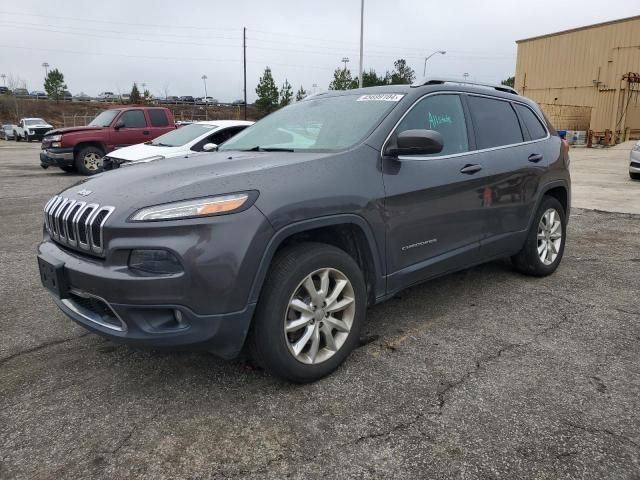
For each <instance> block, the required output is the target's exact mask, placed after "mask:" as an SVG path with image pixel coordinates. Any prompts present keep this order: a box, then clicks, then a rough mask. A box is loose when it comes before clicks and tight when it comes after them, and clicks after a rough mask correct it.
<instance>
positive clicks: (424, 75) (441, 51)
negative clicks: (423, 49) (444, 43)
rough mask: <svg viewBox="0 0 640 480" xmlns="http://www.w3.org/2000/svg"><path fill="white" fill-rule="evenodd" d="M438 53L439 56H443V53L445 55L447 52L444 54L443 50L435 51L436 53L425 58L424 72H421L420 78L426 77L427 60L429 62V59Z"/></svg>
mask: <svg viewBox="0 0 640 480" xmlns="http://www.w3.org/2000/svg"><path fill="white" fill-rule="evenodd" d="M438 53H439V54H440V55H444V54H445V53H447V52H445V51H444V50H436V51H435V52H433V53H432V54H431V55H429V56H427V57H425V58H424V70H423V72H422V76H423V77H426V76H427V60H429V59H430V58H431V57H433V56H434V55H437V54H438Z"/></svg>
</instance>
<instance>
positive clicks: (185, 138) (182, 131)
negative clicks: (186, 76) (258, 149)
mask: <svg viewBox="0 0 640 480" xmlns="http://www.w3.org/2000/svg"><path fill="white" fill-rule="evenodd" d="M253 123H254V122H249V121H244V120H212V121H207V122H195V123H191V124H189V125H185V126H184V127H180V128H178V129H177V130H171V131H170V132H168V133H165V134H164V135H160V136H159V137H157V138H155V139H154V140H151V141H149V142H145V143H140V144H138V145H132V146H130V147H124V148H120V149H118V150H114V151H113V152H111V153H110V154H109V155H108V156H106V157H104V158H103V161H102V168H103V170H113V169H114V168H119V167H120V165H122V164H133V163H146V162H151V161H154V160H160V159H163V158H175V157H182V156H185V155H189V154H191V153H194V152H209V151H213V150H215V149H216V148H217V147H218V145H220V144H222V143H224V142H226V141H227V140H229V139H230V138H231V137H233V136H234V135H236V134H237V133H239V132H241V131H242V130H244V129H245V128H247V127H248V126H249V125H253Z"/></svg>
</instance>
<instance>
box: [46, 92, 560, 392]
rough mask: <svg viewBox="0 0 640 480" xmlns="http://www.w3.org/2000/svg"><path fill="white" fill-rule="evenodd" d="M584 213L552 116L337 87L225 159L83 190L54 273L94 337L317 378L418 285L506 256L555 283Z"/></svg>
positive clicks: (236, 140) (274, 119)
mask: <svg viewBox="0 0 640 480" xmlns="http://www.w3.org/2000/svg"><path fill="white" fill-rule="evenodd" d="M185 128H186V127H185ZM290 132H296V133H297V136H296V135H293V134H292V133H290ZM87 195H89V196H88V197H87ZM570 203H571V180H570V174H569V154H568V150H567V147H566V145H564V144H563V143H562V141H561V139H560V137H559V136H558V133H557V131H556V130H555V129H554V128H553V126H552V125H551V124H550V123H549V122H548V121H547V120H546V119H545V117H544V114H543V112H542V110H541V109H540V107H539V106H538V105H536V104H535V103H534V102H532V101H531V100H528V99H527V98H525V97H523V96H520V95H518V93H517V92H516V91H515V90H513V89H511V88H509V87H506V86H504V85H496V86H488V85H472V84H469V83H468V82H465V83H464V84H461V83H456V82H454V81H447V80H443V79H428V80H426V81H422V82H419V83H416V84H413V85H411V86H410V85H388V86H383V87H373V88H364V89H356V90H346V91H332V92H327V93H323V94H319V95H316V96H314V97H311V98H307V99H304V100H302V101H300V102H296V103H295V104H293V105H289V106H287V107H284V108H281V109H279V110H277V111H276V112H274V113H272V114H270V115H268V116H267V117H265V118H263V119H262V120H260V121H259V122H257V123H256V124H255V125H253V126H251V127H249V128H247V129H245V130H244V131H242V132H240V133H239V134H238V135H236V136H235V137H233V138H232V139H231V140H229V141H228V142H226V143H225V144H223V145H222V146H221V147H220V149H219V151H217V152H211V153H202V154H197V155H190V156H188V157H187V158H184V159H181V160H180V161H172V162H171V161H158V162H156V163H153V164H141V165H136V166H134V167H129V168H123V169H120V170H115V171H113V172H110V173H109V174H107V175H98V176H97V177H95V178H92V179H89V180H88V181H86V182H84V183H83V184H82V185H75V186H73V187H71V188H68V189H67V190H65V191H63V192H61V193H60V194H58V195H56V196H54V197H52V198H51V199H50V200H49V202H48V203H47V204H46V205H45V208H44V214H45V215H44V226H45V228H44V229H43V241H42V243H41V244H40V245H39V247H38V254H39V255H38V264H39V266H40V271H41V278H42V283H43V285H44V286H45V287H46V288H47V289H48V290H49V292H50V293H51V295H52V297H53V299H54V301H55V303H56V304H57V305H58V307H59V308H60V309H61V310H62V311H63V312H64V313H65V314H66V315H67V316H69V317H70V318H71V319H73V320H74V321H75V322H77V323H79V324H80V325H82V326H83V327H85V328H86V329H88V330H90V331H92V332H95V333H97V334H100V335H102V336H105V337H107V338H111V339H113V340H114V341H117V342H122V343H130V344H138V345H144V346H148V347H154V346H164V347H168V346H180V347H188V346H191V347H193V348H202V349H205V350H207V351H209V352H212V353H216V354H218V355H220V356H223V357H225V358H231V357H234V356H236V355H238V354H239V353H240V352H241V351H242V350H243V346H244V344H245V340H246V344H247V347H248V348H247V349H248V351H249V352H250V353H251V354H252V355H253V357H254V359H255V361H256V362H257V363H259V364H260V365H262V366H263V367H264V368H265V369H266V370H267V371H268V372H271V373H272V374H274V375H277V376H280V377H283V378H285V379H287V380H289V381H293V382H311V381H315V380H318V379H319V378H321V377H323V376H324V375H327V374H329V373H330V372H332V371H333V370H335V369H336V368H337V367H338V366H339V365H340V364H341V363H342V362H343V361H344V360H345V359H346V358H347V356H348V355H349V353H350V352H351V351H352V350H353V349H354V348H356V347H357V346H358V345H359V341H360V330H361V328H362V326H363V323H364V322H365V317H366V311H367V307H368V306H369V305H373V304H376V303H379V302H382V301H384V300H387V299H390V298H393V297H394V296H395V295H396V293H398V292H399V291H401V290H403V289H405V288H408V287H411V286H413V285H416V284H418V283H420V282H424V281H428V280H432V279H434V278H436V277H439V276H442V275H445V274H448V273H451V272H455V271H458V270H461V269H465V268H468V267H471V266H474V265H478V264H481V263H483V262H487V261H491V260H494V259H497V258H502V257H506V258H509V257H510V258H511V260H512V262H513V265H514V267H515V269H516V270H518V271H519V272H521V273H523V274H526V275H532V276H537V277H543V276H546V275H550V274H552V273H553V272H554V271H555V270H556V269H557V267H558V266H559V264H560V262H561V260H562V256H563V252H564V247H565V240H566V232H567V220H568V218H569V213H570ZM480 282H482V280H480ZM518 282H519V280H518ZM556 282H557V280H556ZM556 282H547V283H544V282H543V281H540V280H539V281H537V282H535V284H536V285H537V287H536V288H537V290H542V291H543V293H542V295H546V294H547V293H546V291H545V289H552V288H553V284H555V283H556ZM527 283H528V285H534V282H527ZM542 287H544V288H542ZM529 291H530V294H531V295H537V293H534V292H533V289H532V288H530V290H529ZM460 300H461V299H456V301H458V302H459V301H460ZM484 300H486V301H499V300H500V298H495V299H487V298H485V299H484ZM452 308H457V305H455V306H454V307H452ZM390 328H394V329H395V328H398V324H397V323H394V322H390ZM452 328H454V329H455V328H457V325H452Z"/></svg>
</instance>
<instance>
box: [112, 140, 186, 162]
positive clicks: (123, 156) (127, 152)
mask: <svg viewBox="0 0 640 480" xmlns="http://www.w3.org/2000/svg"><path fill="white" fill-rule="evenodd" d="M190 152H191V150H189V147H185V146H181V147H161V146H154V145H148V144H146V143H140V144H138V145H131V146H130V147H124V148H119V149H118V150H115V151H113V152H111V153H110V154H109V157H110V158H117V159H119V160H126V161H128V162H134V161H136V160H143V159H145V158H150V157H156V156H159V155H160V156H163V157H165V158H170V157H175V156H179V155H184V154H187V153H190ZM191 153H193V152H191Z"/></svg>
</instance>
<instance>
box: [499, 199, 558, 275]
mask: <svg viewBox="0 0 640 480" xmlns="http://www.w3.org/2000/svg"><path fill="white" fill-rule="evenodd" d="M566 230H567V219H566V217H565V211H564V208H563V207H562V204H561V203H560V202H559V201H558V200H557V199H555V198H553V197H549V196H545V197H544V198H543V199H542V202H541V203H540V206H539V207H538V210H537V211H536V216H535V218H534V220H533V224H532V225H531V229H530V231H529V233H528V235H527V239H526V241H525V243H524V246H523V247H522V249H521V250H520V251H519V252H518V253H517V254H516V255H514V256H513V257H511V260H512V262H513V264H514V265H515V267H516V268H517V269H518V270H519V271H520V272H522V273H525V274H527V275H533V276H537V277H543V276H546V275H550V274H552V273H553V272H555V270H556V268H558V265H559V264H560V261H561V260H562V255H563V253H564V244H565V239H566Z"/></svg>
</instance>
